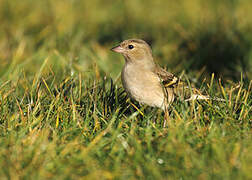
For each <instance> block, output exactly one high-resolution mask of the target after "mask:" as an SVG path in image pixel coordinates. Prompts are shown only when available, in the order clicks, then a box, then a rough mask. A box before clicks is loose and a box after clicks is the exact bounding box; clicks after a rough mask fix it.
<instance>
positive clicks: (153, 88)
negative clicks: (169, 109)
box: [122, 64, 164, 108]
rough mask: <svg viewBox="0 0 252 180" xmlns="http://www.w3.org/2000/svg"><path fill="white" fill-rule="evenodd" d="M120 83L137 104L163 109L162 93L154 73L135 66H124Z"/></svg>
mask: <svg viewBox="0 0 252 180" xmlns="http://www.w3.org/2000/svg"><path fill="white" fill-rule="evenodd" d="M122 83H123V87H124V89H125V90H126V92H127V93H128V94H129V95H130V96H131V97H132V98H134V99H135V100H137V101H138V102H140V103H144V104H147V105H149V106H156V107H160V108H163V106H164V92H163V88H162V86H161V84H160V80H159V77H158V76H157V75H156V74H155V73H153V72H151V71H148V70H144V69H142V68H141V67H136V65H128V64H125V66H124V68H123V71H122Z"/></svg>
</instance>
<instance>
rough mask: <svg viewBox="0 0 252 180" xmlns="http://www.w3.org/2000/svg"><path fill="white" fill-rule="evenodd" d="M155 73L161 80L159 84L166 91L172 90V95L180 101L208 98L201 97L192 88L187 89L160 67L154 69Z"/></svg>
mask: <svg viewBox="0 0 252 180" xmlns="http://www.w3.org/2000/svg"><path fill="white" fill-rule="evenodd" d="M155 73H156V74H157V75H158V76H159V78H160V79H161V82H162V84H163V86H164V88H166V89H172V90H173V93H174V95H176V96H177V97H179V99H181V100H186V101H188V100H195V99H209V97H208V96H205V95H202V94H201V92H200V91H199V90H198V89H196V88H194V87H191V88H190V87H188V85H187V84H186V83H185V82H183V81H182V80H181V79H179V78H178V77H177V76H175V75H174V74H172V73H170V72H167V71H166V70H164V69H163V68H161V67H157V68H156V69H155Z"/></svg>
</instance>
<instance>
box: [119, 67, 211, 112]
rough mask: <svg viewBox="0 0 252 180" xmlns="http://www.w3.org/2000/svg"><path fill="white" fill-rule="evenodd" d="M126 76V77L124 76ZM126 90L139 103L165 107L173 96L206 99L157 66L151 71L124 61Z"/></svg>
mask: <svg viewBox="0 0 252 180" xmlns="http://www.w3.org/2000/svg"><path fill="white" fill-rule="evenodd" d="M125 77H127V78H125ZM122 83H123V87H124V89H125V90H126V92H127V93H128V94H129V95H130V96H131V97H132V98H133V99H135V100H136V101H138V102H139V103H143V104H147V105H149V106H153V107H159V108H161V109H163V110H165V109H167V108H168V107H169V105H170V104H171V103H172V102H173V101H174V99H175V97H178V98H179V99H181V100H191V99H192V98H196V99H207V97H206V96H203V95H201V94H200V92H199V91H198V90H197V89H195V88H191V89H190V88H188V86H185V83H182V82H181V81H180V80H179V79H178V78H177V77H176V76H174V75H173V74H172V73H169V72H167V71H165V70H164V69H162V68H160V67H159V66H157V67H156V68H155V69H154V70H153V72H152V73H150V71H147V70H144V69H143V68H141V67H138V68H136V64H130V63H126V64H125V65H124V68H123V71H122Z"/></svg>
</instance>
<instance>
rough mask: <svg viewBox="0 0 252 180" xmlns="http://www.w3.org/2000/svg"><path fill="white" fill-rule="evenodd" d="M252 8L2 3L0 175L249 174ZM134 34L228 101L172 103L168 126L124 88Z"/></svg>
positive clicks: (244, 4)
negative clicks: (117, 50) (122, 52)
mask: <svg viewBox="0 0 252 180" xmlns="http://www.w3.org/2000/svg"><path fill="white" fill-rule="evenodd" d="M251 6H252V3H251V2H250V1H232V2H231V1H230V2H229V1H223V2H219V1H211V3H210V2H209V3H205V2H204V1H200V0H194V1H190V3H189V2H188V1H185V0H181V1H176V2H169V3H168V2H166V1H161V0H157V1H145V3H143V2H142V1H140V0H139V1H116V2H113V3H112V1H109V3H108V2H106V3H105V2H103V1H100V0H93V1H92V2H89V1H78V0H73V1H62V0H54V1H50V0H46V1H32V0H25V1H22V2H21V1H17V0H12V1H7V0H0V20H1V26H2V28H0V136H1V138H0V147H1V148H0V165H1V169H0V177H1V179H46V178H50V179H79V178H80V179H83V178H85V179H251V178H252V176H251V171H252V168H251V167H252V153H251V152H252V145H251V142H252V134H251V123H252V121H251V119H252V113H251V106H252V93H251V88H252V81H251V77H252V76H251V69H252V64H251V62H252V61H251V54H252V53H251V52H252V50H251V45H250V44H251V42H252V39H251V33H250V32H251V19H252V18H250V17H252V14H251V10H250V9H251V8H250V7H251ZM140 7H141V8H140ZM149 12H152V13H149ZM164 17H165V18H164ZM244 17H246V18H244ZM131 37H139V38H144V39H146V40H147V41H148V42H150V43H151V44H152V47H153V52H154V56H155V57H156V61H157V63H159V64H161V65H162V66H167V67H168V70H170V71H171V72H175V73H176V74H177V75H183V77H185V79H187V78H188V79H190V82H191V83H192V84H194V85H196V86H197V87H199V88H200V89H201V90H202V91H204V92H205V93H207V94H209V95H210V96H215V97H221V98H224V99H225V102H218V101H203V102H202V101H200V102H180V101H176V102H174V104H173V108H172V109H171V113H170V121H169V127H168V128H163V127H162V124H163V121H164V117H163V112H162V111H161V110H158V109H156V108H150V107H147V106H140V105H139V104H138V103H137V102H134V101H133V100H131V101H129V99H128V97H127V95H126V93H125V92H124V90H123V88H122V85H121V82H120V69H121V68H122V65H123V59H122V57H120V56H119V55H116V54H113V53H112V52H110V51H109V49H110V48H111V47H112V46H114V45H116V44H117V43H118V42H119V41H121V40H122V39H126V38H131ZM209 53H210V55H209V56H208V54H209ZM213 62H215V63H213ZM218 62H220V63H218ZM216 63H217V64H219V65H220V66H219V67H218V68H213V67H214V66H213V64H214V65H215V64H216ZM193 64H195V66H192V65H193ZM196 65H197V66H196ZM183 70H184V71H183ZM212 72H215V76H214V75H212ZM131 103H133V104H134V105H135V106H133V105H132V104H131Z"/></svg>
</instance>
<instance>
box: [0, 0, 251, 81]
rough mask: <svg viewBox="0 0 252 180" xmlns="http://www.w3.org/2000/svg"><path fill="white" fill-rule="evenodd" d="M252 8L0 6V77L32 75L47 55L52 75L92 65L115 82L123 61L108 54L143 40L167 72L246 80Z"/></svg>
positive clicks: (199, 4) (247, 4) (96, 3)
mask: <svg viewBox="0 0 252 180" xmlns="http://www.w3.org/2000/svg"><path fill="white" fill-rule="evenodd" d="M251 8H252V2H251V1H249V0H241V1H239V0H232V1H231V0H224V1H218V0H213V1H203V0H192V1H186V0H177V1H166V0H155V1H153V0H127V1H123V0H116V1H115V0H114V1H112V0H106V1H102V0H92V1H84V0H82V1H81V0H23V1H19V0H11V1H10V0H0V22H1V24H0V27H1V28H0V77H1V78H5V79H10V78H15V77H16V76H15V75H16V74H18V73H20V71H22V72H26V74H27V75H29V74H30V75H32V74H34V72H36V71H37V70H38V69H39V67H40V66H41V64H42V63H43V61H44V60H45V59H46V58H48V57H49V63H50V68H52V71H53V72H55V73H56V74H57V75H58V76H59V77H61V76H62V74H67V73H76V72H85V71H88V70H89V69H90V67H92V66H93V64H94V63H96V64H98V67H99V71H100V72H102V73H104V74H106V75H109V76H112V77H117V76H118V74H119V73H120V68H121V67H122V64H123V60H122V57H121V56H119V55H117V54H113V53H112V52H110V51H109V49H110V48H111V47H112V46H114V45H116V44H117V43H119V42H120V41H122V40H124V39H128V38H142V39H145V40H146V41H147V42H149V43H150V44H151V45H152V48H153V51H154V57H155V59H156V61H157V63H159V64H161V65H162V66H164V67H167V68H168V70H170V71H172V72H174V73H180V72H182V71H183V70H186V72H187V73H188V74H191V73H192V75H193V76H196V77H197V78H204V77H209V76H210V75H211V73H215V74H216V75H217V76H218V77H222V78H224V79H232V80H235V81H236V80H239V79H240V76H241V72H242V73H243V77H244V78H245V80H246V79H251V69H252V50H251V42H252V33H251V30H252V11H251ZM62 66H66V67H69V71H67V70H66V72H62V69H61V68H59V67H62Z"/></svg>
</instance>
